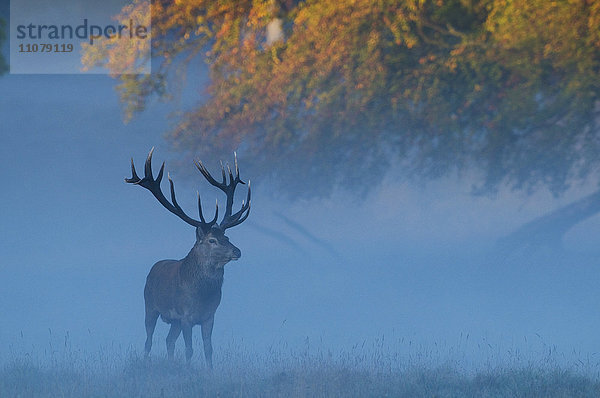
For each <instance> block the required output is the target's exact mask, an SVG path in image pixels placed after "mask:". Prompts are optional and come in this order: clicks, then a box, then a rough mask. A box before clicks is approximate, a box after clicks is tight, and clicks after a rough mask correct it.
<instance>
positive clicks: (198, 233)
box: [196, 227, 204, 242]
mask: <svg viewBox="0 0 600 398" xmlns="http://www.w3.org/2000/svg"><path fill="white" fill-rule="evenodd" d="M202 239H204V231H202V228H199V227H198V228H196V240H197V241H198V242H202Z"/></svg>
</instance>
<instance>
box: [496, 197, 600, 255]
mask: <svg viewBox="0 0 600 398" xmlns="http://www.w3.org/2000/svg"><path fill="white" fill-rule="evenodd" d="M598 212H600V190H598V191H596V192H594V193H592V194H590V195H588V196H586V197H584V198H582V199H579V200H577V201H575V202H573V203H571V204H568V205H566V206H563V207H561V208H559V209H557V210H555V211H553V212H551V213H549V214H546V215H543V216H541V217H538V218H536V219H535V220H533V221H530V222H528V223H526V224H525V225H523V226H522V227H520V228H519V229H517V230H516V231H514V232H513V233H511V234H509V235H507V236H505V237H503V238H501V239H500V240H499V241H498V246H499V249H500V250H501V251H502V252H503V253H504V254H506V255H510V254H513V253H515V252H519V251H522V250H527V249H534V250H535V249H536V248H542V247H549V248H560V247H561V245H562V238H563V236H564V235H565V233H566V232H567V231H568V230H569V229H571V228H572V227H574V226H575V225H576V224H578V223H580V222H581V221H583V220H585V219H587V218H589V217H591V216H593V215H594V214H596V213H598Z"/></svg>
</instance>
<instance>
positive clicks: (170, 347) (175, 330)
mask: <svg viewBox="0 0 600 398" xmlns="http://www.w3.org/2000/svg"><path fill="white" fill-rule="evenodd" d="M180 333H181V322H180V321H179V320H173V322H171V329H169V334H168V335H167V354H168V356H169V359H173V357H174V354H175V342H176V341H177V338H178V337H179V334H180Z"/></svg>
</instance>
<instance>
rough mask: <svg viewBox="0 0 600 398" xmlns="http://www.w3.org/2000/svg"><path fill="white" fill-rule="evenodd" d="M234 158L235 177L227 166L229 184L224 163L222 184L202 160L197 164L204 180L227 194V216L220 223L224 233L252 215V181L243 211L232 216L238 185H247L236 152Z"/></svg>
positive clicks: (243, 204)
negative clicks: (242, 176) (243, 179)
mask: <svg viewBox="0 0 600 398" xmlns="http://www.w3.org/2000/svg"><path fill="white" fill-rule="evenodd" d="M234 157H235V177H234V176H233V173H232V172H231V168H230V167H229V165H227V171H228V175H229V183H228V182H227V174H225V168H224V167H223V163H221V175H222V182H218V181H217V180H215V179H214V178H213V176H212V175H211V174H210V173H209V172H208V170H207V169H206V167H204V165H203V164H202V162H201V161H200V160H197V161H196V162H195V164H196V167H197V168H198V170H200V173H202V175H203V176H204V178H206V180H207V181H208V182H209V183H210V184H211V185H213V186H215V187H217V188H219V189H220V190H221V191H223V192H225V195H227V205H226V207H225V215H223V219H222V220H221V222H220V223H219V227H220V228H221V229H222V230H223V231H225V230H226V229H227V228H231V227H235V226H236V225H239V224H241V223H243V222H244V221H245V220H246V218H248V215H250V196H251V190H250V181H248V194H247V196H246V200H245V201H242V207H241V209H240V210H238V211H237V212H236V213H234V214H232V212H233V209H232V208H233V197H234V194H235V187H236V186H237V184H245V182H244V181H242V179H241V178H240V169H239V167H238V162H237V153H235V152H234Z"/></svg>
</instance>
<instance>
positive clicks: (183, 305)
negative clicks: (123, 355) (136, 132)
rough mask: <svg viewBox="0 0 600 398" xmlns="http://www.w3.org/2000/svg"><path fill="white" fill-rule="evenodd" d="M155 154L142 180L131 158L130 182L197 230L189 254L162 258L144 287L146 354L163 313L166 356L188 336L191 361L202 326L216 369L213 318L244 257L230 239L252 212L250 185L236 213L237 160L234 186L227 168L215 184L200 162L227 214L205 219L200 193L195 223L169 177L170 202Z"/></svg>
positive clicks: (207, 353) (187, 354)
mask: <svg viewBox="0 0 600 398" xmlns="http://www.w3.org/2000/svg"><path fill="white" fill-rule="evenodd" d="M153 151H154V148H152V150H150V153H149V154H148V158H147V159H146V164H145V170H144V172H145V175H144V178H139V177H138V175H137V173H136V171H135V166H134V165H133V159H131V173H132V177H131V178H126V179H125V181H126V182H128V183H131V184H135V185H140V186H142V187H144V188H146V189H147V190H149V191H150V192H152V195H154V197H155V198H156V199H158V201H159V202H160V204H162V205H163V206H164V207H165V208H166V209H167V210H169V211H170V212H171V213H173V214H175V215H176V216H177V217H179V218H181V219H182V220H183V221H185V222H186V223H188V224H190V225H192V226H194V227H196V243H195V244H194V247H192V250H190V252H189V253H188V255H187V256H186V257H185V258H183V259H182V260H162V261H159V262H157V263H156V264H154V266H153V267H152V269H151V270H150V273H149V274H148V277H147V278H146V287H145V289H144V299H145V301H146V335H147V338H146V344H145V351H146V356H148V355H149V354H150V349H151V348H152V335H153V334H154V328H155V327H156V321H157V319H158V316H159V315H160V316H161V318H162V319H163V321H165V322H167V323H169V324H171V329H170V330H169V334H168V336H167V352H168V355H169V358H173V352H174V350H175V341H176V340H177V338H178V337H179V334H180V333H181V332H183V339H184V341H185V357H186V359H187V361H188V362H189V361H190V358H191V357H192V353H193V350H192V327H193V326H194V325H200V326H201V328H202V341H203V343H204V356H205V358H206V364H207V366H208V367H209V368H212V342H211V335H212V329H213V322H214V315H215V311H216V310H217V307H218V306H219V303H220V302H221V286H222V285H223V268H224V266H225V264H227V263H228V262H229V261H231V260H237V259H239V258H240V256H241V255H242V253H241V251H240V249H238V248H237V247H235V246H234V245H233V244H231V243H230V242H229V238H228V237H227V236H225V230H226V229H227V228H231V227H234V226H236V225H239V224H241V223H242V222H243V221H244V220H246V218H248V215H249V214H250V182H249V181H248V195H247V197H246V201H245V202H242V207H241V209H240V210H239V211H237V212H236V213H232V207H233V197H234V193H235V187H236V186H237V184H244V182H243V181H242V180H241V179H240V172H239V169H238V165H237V156H236V158H235V177H234V176H233V173H232V172H231V169H230V168H229V166H227V168H228V171H229V173H228V174H229V182H228V181H227V175H226V173H225V169H224V168H223V167H222V166H221V172H222V174H223V180H222V182H219V181H217V180H215V179H214V178H213V177H212V176H211V175H210V173H209V172H208V170H207V169H206V168H205V167H204V165H203V164H202V162H200V161H197V162H195V164H196V167H197V168H198V170H200V173H202V175H203V176H204V177H205V178H206V179H207V180H208V182H209V183H210V184H212V185H214V186H215V187H217V188H219V189H220V190H222V191H223V192H225V194H226V195H227V204H226V207H225V215H224V216H223V219H222V220H221V222H220V223H218V224H217V218H218V216H219V204H218V203H217V206H216V210H215V216H214V218H213V219H212V220H211V221H208V222H207V221H206V220H205V219H204V216H203V214H202V204H201V202H200V194H198V213H199V217H200V220H195V219H193V218H191V217H189V216H188V215H187V214H185V213H184V212H183V210H182V209H181V207H180V206H179V204H178V203H177V200H176V199H175V189H174V187H173V181H172V180H171V177H170V176H168V179H169V184H170V187H171V201H170V202H169V201H168V200H167V198H165V196H164V195H163V193H162V190H161V188H160V182H161V179H162V177H163V172H164V168H165V164H164V162H163V164H162V166H161V168H160V171H159V172H158V175H157V176H156V179H155V178H154V177H153V175H152V152H153Z"/></svg>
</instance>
